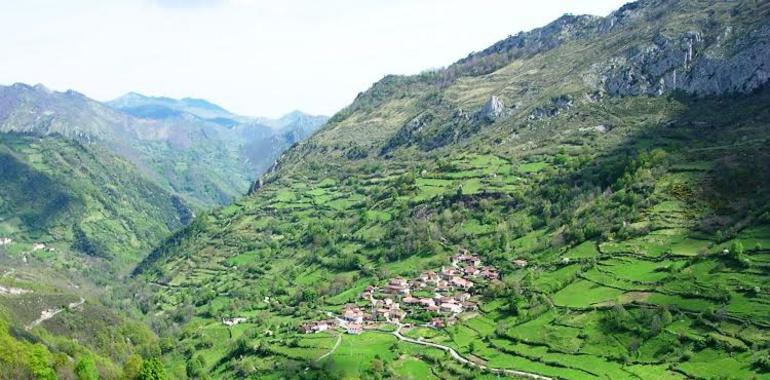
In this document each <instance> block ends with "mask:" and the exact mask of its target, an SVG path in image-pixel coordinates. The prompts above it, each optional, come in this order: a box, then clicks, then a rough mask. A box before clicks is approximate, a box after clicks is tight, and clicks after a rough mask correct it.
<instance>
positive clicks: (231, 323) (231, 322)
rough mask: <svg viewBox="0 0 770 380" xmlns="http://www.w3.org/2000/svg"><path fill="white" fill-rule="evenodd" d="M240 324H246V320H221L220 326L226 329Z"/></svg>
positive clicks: (239, 318)
mask: <svg viewBox="0 0 770 380" xmlns="http://www.w3.org/2000/svg"><path fill="white" fill-rule="evenodd" d="M242 322H246V318H242V317H238V318H222V324H223V325H225V326H227V327H232V326H235V325H237V324H239V323H242Z"/></svg>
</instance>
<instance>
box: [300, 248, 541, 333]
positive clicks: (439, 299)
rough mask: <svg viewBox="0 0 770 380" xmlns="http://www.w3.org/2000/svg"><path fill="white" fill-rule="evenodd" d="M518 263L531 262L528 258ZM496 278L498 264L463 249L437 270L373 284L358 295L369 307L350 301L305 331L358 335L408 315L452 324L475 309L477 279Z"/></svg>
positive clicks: (399, 321)
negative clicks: (336, 330)
mask: <svg viewBox="0 0 770 380" xmlns="http://www.w3.org/2000/svg"><path fill="white" fill-rule="evenodd" d="M514 264H515V265H517V266H520V267H522V266H526V265H527V263H526V261H524V260H517V262H515V263H514ZM498 278H499V273H498V271H497V269H496V268H494V267H492V266H487V265H483V264H482V262H481V258H480V257H479V256H478V255H477V254H472V253H470V252H469V251H468V250H466V249H462V248H461V249H460V250H459V251H458V253H457V254H456V255H454V256H452V258H451V264H450V265H449V266H444V267H442V268H441V269H440V270H439V271H438V272H436V271H427V272H423V273H421V274H420V275H419V276H417V277H415V278H412V279H405V278H401V277H396V278H392V279H390V280H388V281H387V283H386V284H385V285H383V286H380V287H377V286H374V285H370V286H369V287H368V288H366V290H364V291H363V292H362V293H361V295H360V297H361V299H363V300H365V301H367V302H366V303H367V305H366V306H361V305H356V304H348V305H346V306H345V307H344V309H343V310H342V311H341V313H340V315H337V316H335V315H333V314H331V315H330V317H331V318H329V319H326V320H321V321H314V322H310V323H307V324H305V325H303V326H302V327H301V331H302V332H304V333H317V332H322V331H327V330H331V329H335V328H341V329H343V330H344V331H346V332H347V333H348V334H360V333H361V332H363V331H364V330H366V329H375V328H378V327H379V326H380V325H382V324H383V323H387V324H394V325H401V324H402V321H404V320H405V319H406V318H407V317H411V318H410V319H411V320H428V321H427V322H425V324H424V325H425V326H427V327H432V328H444V327H446V326H449V325H452V324H454V323H455V322H456V321H457V318H458V315H459V314H460V313H463V312H467V311H475V310H477V301H475V300H474V299H475V298H474V286H475V285H476V283H479V282H481V281H494V280H497V279H498ZM418 316H419V317H418Z"/></svg>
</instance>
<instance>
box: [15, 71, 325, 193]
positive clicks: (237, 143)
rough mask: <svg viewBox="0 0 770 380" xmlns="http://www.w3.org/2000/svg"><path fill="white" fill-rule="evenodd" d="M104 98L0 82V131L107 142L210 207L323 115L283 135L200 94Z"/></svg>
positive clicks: (242, 187)
mask: <svg viewBox="0 0 770 380" xmlns="http://www.w3.org/2000/svg"><path fill="white" fill-rule="evenodd" d="M109 104H110V105H111V106H112V107H109V106H107V105H105V104H102V103H99V102H97V101H95V100H92V99H89V98H88V97H86V96H84V95H82V94H80V93H77V92H75V91H67V92H56V91H50V90H48V89H47V88H45V87H44V86H42V85H37V86H34V87H33V86H28V85H25V84H14V85H12V86H0V132H5V133H8V132H15V133H26V134H31V135H36V136H49V135H62V136H64V137H67V138H70V139H74V140H77V141H79V142H82V143H89V144H96V145H99V146H102V147H106V148H107V149H108V150H110V151H112V152H113V153H117V154H118V155H120V156H122V157H124V158H126V159H128V160H129V161H131V162H132V163H134V164H135V165H136V166H138V167H139V168H140V170H142V171H143V172H144V173H145V174H146V175H148V176H149V177H151V178H152V179H153V180H155V181H156V182H158V183H159V184H160V185H161V186H163V187H164V188H166V189H167V190H170V191H172V192H175V193H177V194H179V195H181V196H182V197H183V198H185V200H186V201H188V203H191V204H193V205H194V206H197V207H199V208H210V207H212V206H215V205H222V204H227V203H229V202H230V201H231V200H232V199H233V198H234V197H238V196H240V195H242V194H243V193H245V192H246V191H247V189H248V187H249V184H250V183H251V181H253V180H254V178H255V177H256V176H258V175H259V174H260V173H262V172H264V171H265V170H267V168H268V167H269V166H270V165H271V164H272V163H273V162H274V160H275V159H276V157H277V156H278V155H279V154H280V153H281V152H282V151H283V150H285V149H286V148H288V147H289V146H291V144H293V143H294V142H296V141H299V139H300V138H305V137H307V135H308V134H309V133H308V132H307V131H308V130H309V131H312V130H315V128H318V127H319V126H320V125H321V124H323V122H324V121H325V118H323V117H320V118H317V119H310V121H309V122H308V123H305V124H301V125H300V127H301V128H305V129H304V130H302V133H301V134H299V135H296V136H295V134H290V135H289V136H287V137H284V130H281V131H275V130H273V129H271V128H269V127H267V126H264V125H260V124H258V123H255V122H253V121H252V120H251V119H249V118H246V117H242V116H237V115H234V114H232V113H230V112H228V111H226V110H224V109H223V108H221V107H219V106H217V105H214V104H211V103H209V102H206V101H204V100H200V99H190V98H185V99H182V100H176V99H170V98H153V97H145V96H142V95H139V94H134V93H132V94H128V95H126V96H124V97H121V98H119V99H117V100H115V101H113V102H110V103H109ZM300 120H307V119H303V118H300ZM288 127H291V125H290V124H287V128H288Z"/></svg>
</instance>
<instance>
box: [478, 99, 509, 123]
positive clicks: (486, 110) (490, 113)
mask: <svg viewBox="0 0 770 380" xmlns="http://www.w3.org/2000/svg"><path fill="white" fill-rule="evenodd" d="M504 112H505V105H504V104H503V102H502V101H501V100H500V99H499V98H498V97H497V96H494V95H492V97H491V98H489V100H488V101H487V102H486V103H485V104H484V107H481V109H480V110H479V113H478V117H479V119H481V120H484V121H488V122H490V123H493V122H495V121H497V119H499V118H500V117H501V116H503V114H504Z"/></svg>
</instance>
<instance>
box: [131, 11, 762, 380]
mask: <svg viewBox="0 0 770 380" xmlns="http://www.w3.org/2000/svg"><path fill="white" fill-rule="evenodd" d="M768 20H770V6H768V4H767V3H766V2H761V1H740V2H717V1H697V0H677V1H658V0H643V1H639V2H635V3H630V4H627V5H626V6H624V7H622V8H621V9H619V10H617V11H615V12H613V13H612V14H610V15H609V16H607V17H593V16H573V15H567V16H564V17H562V18H560V19H558V20H556V21H554V22H553V23H551V24H549V25H547V26H545V27H543V28H540V29H536V30H533V31H530V32H522V33H519V34H516V35H514V36H511V37H509V38H507V39H504V40H502V41H500V42H498V43H496V44H495V45H493V46H491V47H489V48H487V49H484V50H481V51H480V52H478V53H473V54H471V55H469V56H468V57H466V58H464V59H461V60H459V61H458V62H456V63H454V64H452V65H450V66H448V67H447V68H445V69H441V70H436V71H431V72H426V73H422V74H420V75H415V76H387V77H385V78H383V79H382V80H380V81H379V82H377V83H375V84H374V85H373V86H372V87H371V88H369V89H368V90H366V91H364V92H362V93H360V94H359V95H358V97H357V98H356V99H355V101H354V102H353V103H352V104H351V105H350V106H348V107H346V108H345V109H344V110H342V111H341V112H339V113H337V114H336V115H334V116H333V117H332V118H331V119H330V120H329V121H328V122H327V123H326V125H325V126H324V127H322V128H321V129H320V130H319V131H318V132H316V133H315V134H314V135H313V136H312V137H311V138H309V139H308V140H306V141H305V142H303V143H300V144H297V145H296V146H294V147H293V148H291V149H289V150H288V151H287V152H286V153H285V154H284V155H282V157H281V158H280V159H279V160H278V162H277V163H276V165H274V166H273V167H272V168H271V169H270V170H269V171H268V172H267V173H266V174H265V175H263V176H262V177H261V178H260V180H259V181H257V182H255V183H254V185H253V186H252V189H251V192H250V194H249V196H247V197H244V198H242V199H239V200H238V201H236V202H235V203H233V204H232V205H230V206H228V207H225V208H223V209H221V210H217V211H215V212H212V213H207V214H205V215H202V216H201V217H199V218H197V219H196V221H195V222H193V223H192V224H191V225H190V226H189V227H187V228H186V229H184V230H183V231H181V232H179V233H177V234H175V235H174V236H173V237H171V238H170V239H169V240H168V241H167V242H166V243H165V244H164V245H162V246H161V247H159V248H157V249H156V250H154V251H153V253H152V254H151V255H150V256H149V257H148V258H147V259H146V260H145V261H144V262H143V263H142V264H140V265H139V266H138V267H137V269H136V270H135V275H136V278H135V280H136V283H135V285H134V286H135V287H136V289H141V290H142V291H144V292H146V296H145V297H143V298H138V299H137V301H138V302H140V304H141V305H142V308H146V309H147V310H148V312H147V316H148V318H151V319H153V320H154V323H155V324H156V326H159V330H158V331H160V332H161V333H162V335H164V337H165V338H167V339H171V340H174V341H175V342H177V343H176V347H175V348H174V349H170V350H169V351H168V352H166V354H165V363H166V365H167V367H168V368H169V370H170V371H171V372H172V373H173V374H174V375H175V376H177V377H185V376H191V377H195V376H198V374H200V373H209V374H211V375H213V376H215V377H222V378H242V377H249V376H252V377H257V378H270V377H271V376H272V377H275V376H276V375H278V376H285V377H289V378H302V377H311V378H313V377H325V378H362V377H372V378H378V377H387V376H402V377H410V376H411V377H415V378H469V377H475V378H494V377H495V375H494V374H491V373H490V371H492V370H493V369H494V370H495V371H497V370H504V369H506V370H518V371H523V372H527V373H531V374H537V375H539V376H545V377H553V378H575V379H584V378H645V379H646V378H649V379H653V378H654V379H660V378H672V379H675V378H709V377H714V376H717V377H719V376H723V377H740V378H751V377H755V376H756V377H765V376H767V372H766V371H767V370H768V366H767V363H768V351H767V347H768V346H767V345H768V344H769V343H770V331H769V330H768V326H770V325H769V324H770V321H768V320H767V315H768V309H767V304H768V301H770V295H768V293H767V288H768V283H767V280H766V278H767V274H768V270H770V267H768V257H770V256H769V255H770V251H768V248H767V247H768V246H770V213H769V212H770V209H768V204H770V203H768V201H769V199H768V194H770V193H769V192H768V190H770V189H768V184H770V167H769V166H768V162H770V160H768V159H767V158H768V156H769V155H770V152H768V150H767V141H768V138H769V137H770V134H769V133H768V130H767V124H768V122H770V113H769V112H768V109H767V107H765V105H766V104H767V102H768V100H770V92H768V87H767V82H768V79H770V75H769V73H768V70H767V68H766V66H765V62H767V61H768V57H770V48H769V46H770V45H768V43H767V41H768V40H769V39H770V22H769V21H768ZM461 249H467V250H469V251H470V252H473V253H476V254H477V255H478V257H479V258H480V260H482V261H483V262H484V263H485V265H489V266H491V267H493V268H495V269H496V270H497V271H499V278H498V279H494V278H493V279H484V278H470V281H471V282H472V283H473V289H474V291H473V293H472V297H471V300H472V301H473V302H474V303H475V305H477V310H466V309H462V310H457V312H456V311H454V310H452V309H450V308H446V310H441V309H439V310H438V312H436V313H435V314H431V313H430V312H428V313H408V314H407V315H406V316H405V317H404V318H403V320H401V321H400V323H404V324H408V325H410V326H408V327H403V326H400V325H393V324H391V323H387V322H388V319H389V317H387V318H384V319H383V318H381V317H377V316H375V315H373V316H372V318H373V321H372V323H371V324H368V325H367V324H364V326H362V327H361V328H362V329H363V332H362V333H361V334H360V335H359V334H358V332H359V330H358V328H354V329H353V330H352V331H349V332H352V333H353V334H345V331H343V330H337V329H333V328H331V329H330V328H328V324H327V328H326V330H325V331H322V332H319V333H317V334H305V333H304V332H305V331H306V330H305V329H304V328H305V327H308V326H310V327H311V329H312V326H320V325H319V324H318V323H321V322H320V321H324V320H328V319H329V318H330V317H329V316H330V315H341V313H343V312H344V310H350V311H351V313H354V314H355V313H357V312H356V308H358V310H360V311H363V312H365V313H368V312H369V311H368V310H369V307H370V306H371V303H372V301H371V299H368V298H367V297H366V296H365V295H364V294H363V293H364V291H366V290H367V289H374V290H375V291H376V289H381V288H382V287H384V286H386V285H388V284H391V281H396V283H395V284H396V285H398V284H400V283H401V282H399V279H415V278H417V277H419V276H421V274H423V273H425V272H431V271H438V270H440V269H441V267H442V266H444V267H446V266H448V265H450V264H451V258H452V257H453V256H454V255H456V254H457V252H458V251H460V250H461ZM432 290H433V288H428V289H427V290H426V292H425V293H422V294H418V296H417V297H415V298H418V299H419V298H428V297H429V296H430V295H431V294H430V293H431V292H432ZM370 295H371V293H370ZM451 296H452V297H454V296H455V295H451ZM378 297H379V296H378ZM383 302H384V301H383ZM392 302H397V303H400V304H404V303H405V302H408V301H407V300H406V297H405V296H403V295H397V296H393V299H392ZM348 304H350V305H349V307H348V306H346V305H348ZM436 318H437V319H438V321H440V322H441V323H440V325H439V324H437V323H436V321H434V319H436ZM394 329H395V332H394V331H393V330H394ZM403 338H407V339H403ZM415 342H418V343H415ZM419 342H428V343H430V344H432V346H430V347H423V346H420V345H419V344H420V343H419ZM442 347H443V348H442ZM458 357H459V359H458ZM469 363H473V364H469ZM191 365H193V366H194V367H195V369H194V371H188V369H189V368H190V366H191ZM501 374H506V373H501ZM507 374H510V373H507Z"/></svg>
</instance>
